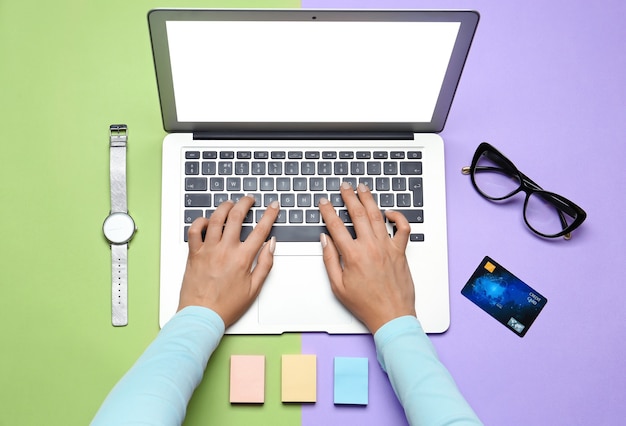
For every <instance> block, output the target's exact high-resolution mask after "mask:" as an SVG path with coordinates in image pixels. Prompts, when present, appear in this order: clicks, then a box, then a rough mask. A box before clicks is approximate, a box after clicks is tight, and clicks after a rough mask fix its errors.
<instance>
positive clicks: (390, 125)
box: [148, 9, 479, 133]
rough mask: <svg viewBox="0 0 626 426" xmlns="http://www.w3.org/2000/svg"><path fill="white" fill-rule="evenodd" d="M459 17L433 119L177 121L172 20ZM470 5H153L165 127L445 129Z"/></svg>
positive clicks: (472, 26)
mask: <svg viewBox="0 0 626 426" xmlns="http://www.w3.org/2000/svg"><path fill="white" fill-rule="evenodd" d="M229 20H234V21H317V22H328V21H339V22H341V21H366V22H367V21H373V22H376V21H383V22H406V21H409V22H459V23H460V28H459V32H458V35H457V38H456V42H455V44H454V48H453V51H452V54H451V57H450V62H449V64H448V68H447V71H446V74H445V76H444V80H443V83H442V86H441V90H440V93H439V97H438V99H437V102H436V105H435V108H434V112H433V117H432V120H431V121H429V122H384V123H375V122H367V123H364V122H228V123H225V122H181V121H178V118H177V112H176V102H175V98H174V82H173V77H172V68H171V64H170V54H169V46H168V38H167V30H166V23H167V22H168V21H229ZM478 20H479V14H478V12H476V11H471V10H309V9H255V10H250V9H154V10H151V11H150V12H149V13H148V26H149V30H150V38H151V42H152V52H153V58H154V67H155V72H156V77H157V85H158V92H159V100H160V104H161V115H162V120H163V128H164V129H165V131H166V132H168V133H172V132H184V133H189V132H215V131H217V132H229V131H236V132H273V131H277V132H427V133H439V132H441V131H442V130H443V128H444V125H445V122H446V119H447V117H448V114H449V112H450V108H451V106H452V101H453V99H454V95H455V92H456V89H457V87H458V84H459V80H460V78H461V73H462V71H463V67H464V66H465V61H466V59H467V55H468V53H469V49H470V46H471V44H472V40H473V37H474V34H475V31H476V27H477V25H478Z"/></svg>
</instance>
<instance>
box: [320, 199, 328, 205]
mask: <svg viewBox="0 0 626 426" xmlns="http://www.w3.org/2000/svg"><path fill="white" fill-rule="evenodd" d="M319 203H320V204H328V199H327V198H320V201H319Z"/></svg>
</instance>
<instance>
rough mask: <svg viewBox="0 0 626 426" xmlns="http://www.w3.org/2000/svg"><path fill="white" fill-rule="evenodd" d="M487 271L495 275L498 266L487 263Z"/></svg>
mask: <svg viewBox="0 0 626 426" xmlns="http://www.w3.org/2000/svg"><path fill="white" fill-rule="evenodd" d="M485 269H486V270H488V271H489V272H491V273H493V271H495V270H496V265H494V264H493V263H491V262H489V261H488V262H487V263H485Z"/></svg>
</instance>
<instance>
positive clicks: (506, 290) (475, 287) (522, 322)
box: [461, 256, 548, 337]
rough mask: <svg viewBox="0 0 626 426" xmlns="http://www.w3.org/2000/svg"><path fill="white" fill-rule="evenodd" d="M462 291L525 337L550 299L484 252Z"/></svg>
mask: <svg viewBox="0 0 626 426" xmlns="http://www.w3.org/2000/svg"><path fill="white" fill-rule="evenodd" d="M461 294H463V296H465V297H467V298H468V299H469V300H471V301H472V302H474V303H475V304H476V305H477V306H478V307H479V308H481V309H482V310H483V311H485V312H487V313H488V314H489V315H491V316H492V317H494V318H495V319H497V320H498V321H499V322H501V323H502V324H504V325H505V326H506V327H507V328H508V329H509V330H511V331H513V332H514V333H515V334H517V335H518V336H520V337H524V336H525V335H526V332H528V329H529V328H530V326H531V325H532V323H533V322H534V321H535V319H536V318H537V316H538V315H539V312H541V310H542V309H543V307H544V306H545V305H546V303H547V302H548V299H546V298H545V297H544V296H542V295H541V294H540V293H539V292H538V291H536V290H534V289H533V288H531V287H530V286H529V285H528V284H526V283H524V282H523V281H522V280H520V279H519V278H517V277H516V276H515V275H513V274H512V273H510V272H509V271H507V270H506V269H505V268H504V267H502V266H501V265H499V264H498V263H497V262H496V261H495V260H493V259H492V258H490V257H489V256H485V258H484V259H483V261H482V262H481V263H480V265H479V266H478V268H476V271H474V274H473V275H472V277H471V278H470V279H469V281H468V282H467V284H465V287H463V289H462V290H461Z"/></svg>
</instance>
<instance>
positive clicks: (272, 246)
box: [270, 237, 276, 254]
mask: <svg viewBox="0 0 626 426" xmlns="http://www.w3.org/2000/svg"><path fill="white" fill-rule="evenodd" d="M274 250H276V237H272V238H270V253H272V254H274Z"/></svg>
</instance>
